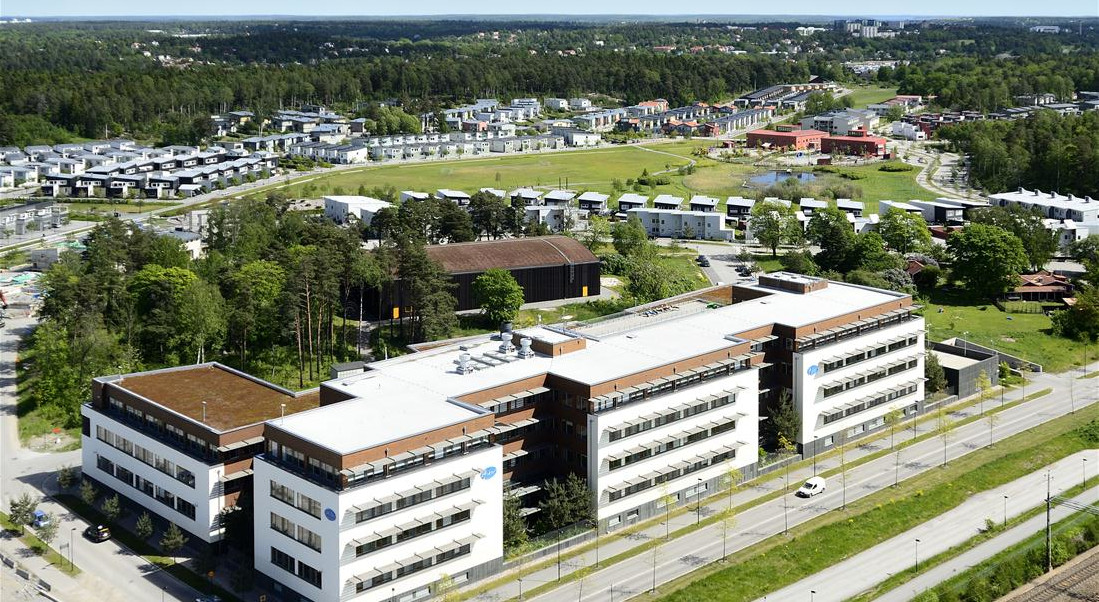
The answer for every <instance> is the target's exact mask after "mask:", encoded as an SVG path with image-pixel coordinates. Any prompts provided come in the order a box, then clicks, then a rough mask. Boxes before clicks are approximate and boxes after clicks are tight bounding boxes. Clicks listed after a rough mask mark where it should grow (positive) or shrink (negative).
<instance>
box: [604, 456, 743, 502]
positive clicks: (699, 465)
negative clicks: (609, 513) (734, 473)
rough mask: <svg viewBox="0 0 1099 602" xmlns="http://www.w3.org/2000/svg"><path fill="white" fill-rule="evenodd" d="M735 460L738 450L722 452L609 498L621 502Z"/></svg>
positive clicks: (614, 493)
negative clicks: (636, 494)
mask: <svg viewBox="0 0 1099 602" xmlns="http://www.w3.org/2000/svg"><path fill="white" fill-rule="evenodd" d="M735 458H736V450H735V449H733V450H729V451H726V452H722V453H720V454H717V455H716V456H713V457H711V458H709V459H708V460H698V461H696V462H693V463H692V464H691V465H689V466H687V467H684V468H678V469H675V470H673V471H671V472H666V473H664V474H662V475H659V476H657V477H656V478H652V479H646V480H645V481H642V482H640V483H636V484H634V485H630V486H629V487H626V488H624V489H617V490H612V491H611V492H610V495H609V496H608V497H609V498H610V501H612V502H613V501H616V500H620V499H622V498H624V497H627V496H631V495H633V494H635V493H640V492H642V491H645V490H646V489H651V488H653V487H657V486H659V485H661V484H663V483H667V482H668V481H672V480H675V479H678V478H679V477H682V476H685V475H689V474H691V473H693V472H697V471H699V470H702V469H703V468H707V467H709V466H714V465H715V464H720V463H722V462H724V461H726V460H732V459H735Z"/></svg>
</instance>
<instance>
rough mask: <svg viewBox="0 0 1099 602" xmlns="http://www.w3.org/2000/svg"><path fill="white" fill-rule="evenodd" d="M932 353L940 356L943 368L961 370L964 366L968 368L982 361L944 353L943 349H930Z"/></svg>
mask: <svg viewBox="0 0 1099 602" xmlns="http://www.w3.org/2000/svg"><path fill="white" fill-rule="evenodd" d="M930 353H934V354H935V357H937V358H939V364H941V365H942V367H943V368H950V369H952V370H961V369H962V368H967V367H969V366H972V365H973V364H977V363H979V362H980V360H975V359H973V358H971V357H965V356H964V355H954V354H953V353H944V352H942V351H935V350H930Z"/></svg>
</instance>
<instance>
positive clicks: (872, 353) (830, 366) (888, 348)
mask: <svg viewBox="0 0 1099 602" xmlns="http://www.w3.org/2000/svg"><path fill="white" fill-rule="evenodd" d="M919 341H920V337H919V335H915V334H913V335H909V336H908V338H906V339H903V340H900V341H894V342H892V343H890V344H888V345H884V344H883V345H880V346H878V347H875V348H874V349H870V350H868V351H863V352H860V353H855V354H852V355H849V356H847V357H843V358H840V359H837V360H835V361H831V362H827V363H825V364H823V365H822V368H823V370H824V372H825V373H828V372H831V371H833V370H839V369H840V368H846V367H847V366H851V365H854V364H857V363H859V362H863V361H866V360H868V359H873V358H875V357H878V356H881V355H885V354H886V353H892V352H894V351H896V350H898V349H904V348H905V347H911V346H913V345H915V344H917V343H919Z"/></svg>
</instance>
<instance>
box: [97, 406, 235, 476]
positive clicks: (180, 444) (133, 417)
mask: <svg viewBox="0 0 1099 602" xmlns="http://www.w3.org/2000/svg"><path fill="white" fill-rule="evenodd" d="M107 399H108V405H109V407H110V409H111V410H112V411H113V412H114V413H115V414H117V415H118V416H120V417H122V418H124V419H126V421H127V422H128V423H129V424H130V425H131V426H134V427H136V428H137V429H138V430H140V431H142V432H144V433H148V434H150V435H152V436H153V437H155V438H158V439H162V440H164V441H166V442H168V443H169V444H170V445H173V446H175V447H176V448H177V449H179V450H180V451H185V452H188V453H190V454H195V455H197V456H199V457H201V458H203V459H205V460H209V461H214V460H216V459H217V458H218V457H219V454H218V451H217V446H215V445H211V444H210V443H207V442H206V441H204V440H203V439H202V438H200V437H198V436H195V435H191V434H187V433H184V432H183V429H181V428H179V427H177V426H174V425H171V424H167V423H165V422H164V421H163V420H161V419H160V418H157V417H156V416H154V415H152V414H146V413H145V412H143V411H142V410H141V409H140V408H136V407H134V406H131V405H128V404H124V403H122V402H121V401H119V400H118V399H115V398H114V397H108V398H107Z"/></svg>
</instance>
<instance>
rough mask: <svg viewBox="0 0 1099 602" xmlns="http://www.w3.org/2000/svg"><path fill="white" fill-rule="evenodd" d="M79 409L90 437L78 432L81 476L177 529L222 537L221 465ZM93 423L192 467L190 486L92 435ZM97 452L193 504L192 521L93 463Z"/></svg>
mask: <svg viewBox="0 0 1099 602" xmlns="http://www.w3.org/2000/svg"><path fill="white" fill-rule="evenodd" d="M80 413H81V415H83V416H84V417H86V418H87V419H88V422H89V428H90V430H89V431H88V432H89V433H90V436H82V437H81V452H80V454H81V462H82V470H83V472H84V474H85V475H87V476H89V477H92V478H94V479H95V480H97V481H99V482H101V483H103V484H104V485H106V486H108V487H111V488H112V489H113V490H114V491H117V492H118V493H119V494H120V495H122V496H124V497H127V498H129V499H131V500H133V501H134V502H136V503H137V504H138V505H140V506H144V507H145V508H148V509H149V511H150V512H153V513H155V514H157V515H159V516H160V517H162V518H164V519H165V520H168V521H171V522H173V523H175V524H177V525H179V527H180V528H181V529H183V530H185V531H187V532H188V533H190V534H192V535H194V536H195V537H197V538H199V539H201V540H202V541H205V542H214V541H217V540H219V539H221V535H222V529H221V527H220V526H219V525H218V524H217V523H218V518H219V515H220V514H221V511H222V510H223V509H224V498H223V497H222V496H221V487H220V483H219V480H220V478H221V477H222V475H223V474H224V465H221V464H217V465H213V466H211V465H208V464H204V463H202V462H200V461H198V460H196V459H194V458H191V457H190V456H188V455H186V454H184V453H182V452H179V451H177V450H175V449H174V448H171V447H169V446H168V445H166V444H164V443H161V442H159V441H157V440H155V439H152V438H150V437H149V436H147V435H145V434H143V433H141V432H140V431H136V430H134V429H132V428H130V427H129V426H127V425H126V424H125V423H123V422H119V421H116V420H114V419H112V418H111V417H109V416H106V415H104V414H102V413H100V412H99V411H97V410H95V409H94V408H90V407H89V406H87V405H85V406H83V407H82V408H81V409H80ZM96 427H103V428H105V429H106V430H108V431H110V432H111V433H113V434H115V435H117V436H119V437H122V438H123V439H125V440H127V441H129V442H130V443H132V444H133V445H138V446H140V447H142V448H144V449H146V450H149V451H150V452H152V453H154V454H156V455H157V456H158V457H160V458H164V459H166V460H168V461H170V462H172V463H173V464H175V466H177V467H183V468H185V469H187V470H189V471H191V473H192V474H194V476H195V486H194V488H191V487H189V486H188V485H187V484H185V483H183V482H182V481H180V480H178V479H176V478H175V477H172V476H169V475H167V474H165V473H163V472H161V471H159V470H157V469H156V468H154V467H152V466H150V465H148V464H146V463H144V462H142V461H141V460H138V459H137V458H136V457H134V456H133V452H130V453H127V452H125V451H123V450H121V449H117V448H116V447H114V446H111V445H109V444H107V443H106V442H104V441H101V440H100V439H99V438H98V437H97V428H96ZM99 456H103V457H104V458H107V459H108V460H110V461H111V462H114V464H115V465H116V466H121V467H123V468H125V469H126V470H129V471H130V472H132V473H134V474H135V475H136V476H138V477H141V478H142V479H145V480H147V481H150V482H151V483H152V484H153V485H154V486H155V487H159V488H161V489H164V490H165V491H168V492H170V493H172V494H173V495H175V496H176V497H177V498H180V499H184V500H186V501H188V502H190V503H191V504H194V506H195V518H194V519H193V520H192V519H190V518H188V517H187V516H185V515H183V514H182V513H180V512H179V511H177V510H175V509H174V508H169V507H168V506H166V505H165V504H163V503H162V502H160V501H158V500H157V499H156V498H154V497H151V496H149V495H146V494H145V493H144V492H143V491H141V490H139V489H135V488H134V487H131V486H129V485H126V483H124V482H123V481H120V480H119V479H117V478H115V477H114V476H112V475H110V474H108V473H106V472H103V471H102V470H100V469H99V468H98V464H97V458H98V457H99Z"/></svg>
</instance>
